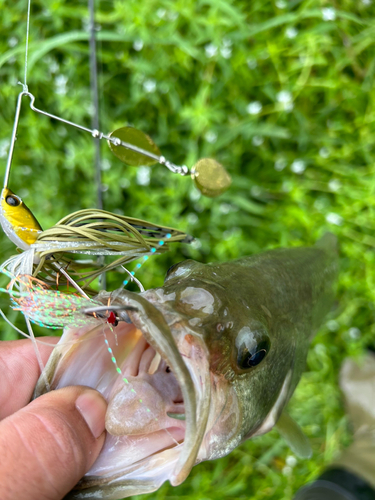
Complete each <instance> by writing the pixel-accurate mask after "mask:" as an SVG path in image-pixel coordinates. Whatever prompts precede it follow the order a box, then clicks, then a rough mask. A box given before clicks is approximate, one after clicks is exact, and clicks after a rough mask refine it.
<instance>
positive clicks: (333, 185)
mask: <svg viewBox="0 0 375 500" xmlns="http://www.w3.org/2000/svg"><path fill="white" fill-rule="evenodd" d="M328 187H329V189H330V190H331V191H338V190H339V189H340V188H341V182H340V181H339V180H338V179H331V180H330V181H329V183H328Z"/></svg>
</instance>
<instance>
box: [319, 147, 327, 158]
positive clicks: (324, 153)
mask: <svg viewBox="0 0 375 500" xmlns="http://www.w3.org/2000/svg"><path fill="white" fill-rule="evenodd" d="M319 155H320V156H321V157H322V158H328V156H329V151H328V149H327V148H320V149H319Z"/></svg>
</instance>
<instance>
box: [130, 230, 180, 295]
mask: <svg viewBox="0 0 375 500" xmlns="http://www.w3.org/2000/svg"><path fill="white" fill-rule="evenodd" d="M165 237H166V238H168V239H170V238H171V237H172V235H171V233H167V234H166V235H165ZM164 244H165V241H164V240H160V241H159V242H158V245H159V246H163V245H164ZM151 252H152V253H155V252H156V248H151ZM148 258H149V256H148V255H144V257H143V259H142V260H143V262H138V264H136V266H135V267H136V269H135V271H128V270H127V269H126V267H124V266H121V267H122V268H123V269H124V270H125V271H126V272H127V273H128V274H130V276H131V278H130V279H131V280H132V279H133V280H134V281H135V282H136V283H137V285H138V286H139V288H140V289H141V292H144V291H145V289H144V287H143V285H142V283H141V282H140V281H139V280H138V279H137V278H135V277H134V275H135V273H136V272H137V271H138V270H139V269H140V268H141V267H142V266H143V264H144V263H145V262H146V261H147V260H148ZM122 284H123V286H124V287H125V286H126V285H128V284H129V280H124V281H123V282H122Z"/></svg>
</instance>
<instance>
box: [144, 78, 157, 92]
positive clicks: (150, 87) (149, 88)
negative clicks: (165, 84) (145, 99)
mask: <svg viewBox="0 0 375 500" xmlns="http://www.w3.org/2000/svg"><path fill="white" fill-rule="evenodd" d="M143 89H144V91H145V92H148V93H151V92H155V89H156V82H155V80H152V79H151V78H150V79H149V80H145V81H144V82H143Z"/></svg>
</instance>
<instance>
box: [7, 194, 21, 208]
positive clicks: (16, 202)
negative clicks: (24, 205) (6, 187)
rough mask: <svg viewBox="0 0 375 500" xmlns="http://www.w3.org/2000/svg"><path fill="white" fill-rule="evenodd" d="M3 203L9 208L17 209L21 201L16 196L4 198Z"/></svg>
mask: <svg viewBox="0 0 375 500" xmlns="http://www.w3.org/2000/svg"><path fill="white" fill-rule="evenodd" d="M5 201H6V202H7V203H8V205H9V206H11V207H18V206H19V205H20V204H21V200H20V199H19V198H17V196H12V195H9V196H7V197H6V198H5Z"/></svg>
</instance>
